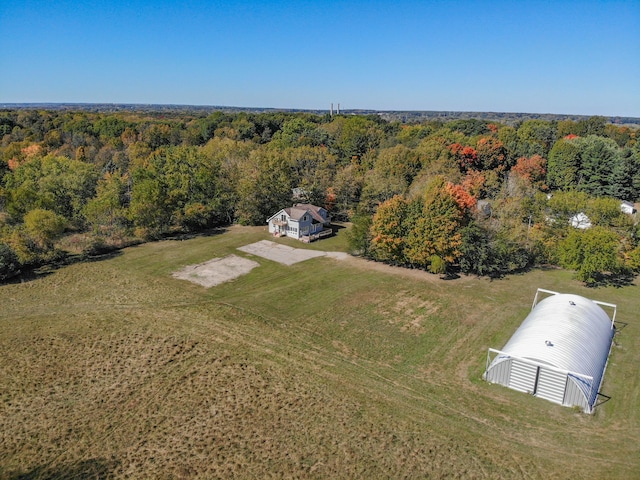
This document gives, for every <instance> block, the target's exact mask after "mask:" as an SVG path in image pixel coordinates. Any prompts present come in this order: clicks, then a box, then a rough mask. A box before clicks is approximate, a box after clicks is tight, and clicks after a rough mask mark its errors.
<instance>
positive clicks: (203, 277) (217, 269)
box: [173, 255, 260, 288]
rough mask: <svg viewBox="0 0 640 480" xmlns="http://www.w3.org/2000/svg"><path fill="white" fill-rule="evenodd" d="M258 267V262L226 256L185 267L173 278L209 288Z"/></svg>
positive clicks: (235, 256)
mask: <svg viewBox="0 0 640 480" xmlns="http://www.w3.org/2000/svg"><path fill="white" fill-rule="evenodd" d="M259 266H260V264H259V263H258V262H254V261H253V260H249V259H248V258H243V257H239V256H237V255H227V256H226V257H223V258H214V259H213V260H209V261H208V262H205V263H200V264H198V265H187V266H186V267H184V268H183V269H182V270H180V271H178V272H175V273H174V274H173V276H174V277H175V278H179V279H181V280H189V281H190V282H194V283H197V284H199V285H202V286H203V287H206V288H209V287H213V286H215V285H219V284H221V283H223V282H228V281H229V280H233V279H235V278H238V277H239V276H241V275H245V274H247V273H249V272H250V271H251V270H253V269H254V268H256V267H259Z"/></svg>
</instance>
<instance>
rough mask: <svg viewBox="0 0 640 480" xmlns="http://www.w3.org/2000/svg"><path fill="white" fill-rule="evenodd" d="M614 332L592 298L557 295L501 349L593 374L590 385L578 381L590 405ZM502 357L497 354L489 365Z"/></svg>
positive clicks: (534, 312)
mask: <svg viewBox="0 0 640 480" xmlns="http://www.w3.org/2000/svg"><path fill="white" fill-rule="evenodd" d="M613 334H614V329H613V324H612V321H611V319H610V318H609V316H608V315H607V314H606V312H605V311H604V310H603V309H602V308H601V307H600V306H599V305H598V304H596V303H595V302H594V301H592V300H589V299H588V298H584V297H581V296H579V295H572V294H556V295H552V296H550V297H547V298H545V299H544V300H542V301H540V302H539V303H538V304H537V305H536V306H535V307H534V308H533V310H532V311H531V313H529V315H528V316H527V318H525V319H524V321H523V322H522V324H521V325H520V327H519V328H518V330H516V331H515V333H514V334H513V336H512V337H511V339H510V340H509V341H508V342H507V344H506V345H505V346H504V348H503V349H502V352H503V353H506V354H507V355H509V356H513V357H518V358H525V359H529V360H532V361H535V362H538V363H540V364H547V365H550V366H552V367H555V368H558V369H561V370H566V371H568V372H573V373H578V374H581V375H586V376H589V377H592V378H593V383H592V384H591V385H586V384H584V383H581V386H580V388H581V389H582V390H583V392H584V394H585V396H586V397H587V399H588V401H589V403H590V404H593V401H594V399H595V398H592V397H595V393H597V389H598V388H599V386H600V381H601V379H602V375H603V370H604V367H605V365H606V363H607V357H608V355H609V349H610V346H611V339H612V337H613ZM504 360H506V358H505V357H503V356H500V357H497V358H496V359H495V360H494V362H492V366H491V367H493V366H494V364H496V363H499V362H500V361H504ZM491 367H490V368H491ZM594 390H595V392H594Z"/></svg>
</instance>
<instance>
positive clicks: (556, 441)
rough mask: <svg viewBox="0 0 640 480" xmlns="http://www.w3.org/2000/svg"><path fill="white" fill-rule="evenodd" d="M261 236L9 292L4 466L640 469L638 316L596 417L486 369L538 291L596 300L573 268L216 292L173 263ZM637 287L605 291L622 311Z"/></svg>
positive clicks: (181, 248)
mask: <svg viewBox="0 0 640 480" xmlns="http://www.w3.org/2000/svg"><path fill="white" fill-rule="evenodd" d="M261 238H267V237H266V236H265V234H264V232H263V231H262V230H258V229H237V228H235V229H232V230H231V231H230V232H228V233H225V234H223V235H219V236H214V237H209V238H206V237H203V238H196V239H193V240H190V241H187V242H179V241H174V242H171V241H170V242H160V243H157V244H149V245H144V246H139V247H135V248H131V249H128V250H126V251H125V252H124V253H123V255H121V256H120V257H116V258H112V259H109V260H105V261H102V262H95V263H90V264H77V265H72V266H70V267H66V268H64V269H61V270H59V271H57V272H54V273H52V274H51V275H48V276H46V277H42V278H40V279H37V280H35V281H32V282H27V283H23V284H12V285H4V286H0V299H1V300H2V308H1V309H0V478H3V479H5V478H6V479H17V478H22V479H27V478H29V479H37V478H176V479H178V478H464V479H466V478H485V479H493V478H509V479H511V478H585V479H586V478H605V477H606V478H634V477H638V472H639V471H640V468H639V467H640V455H639V454H638V453H639V451H640V450H639V447H638V441H639V440H640V438H639V436H640V435H639V432H640V413H638V400H639V392H640V386H639V382H638V379H637V375H635V373H633V372H635V369H636V368H637V367H636V365H637V361H638V358H639V355H640V354H638V353H637V351H638V348H637V347H638V346H639V343H640V342H639V340H638V337H639V335H638V330H637V326H635V325H633V324H632V322H631V321H628V322H627V323H629V325H628V326H627V327H625V328H624V329H623V330H622V331H621V332H620V334H619V335H618V336H617V337H616V338H617V345H618V346H617V347H616V349H615V351H614V353H613V355H612V358H611V361H610V365H609V369H608V371H607V377H606V381H607V385H606V392H607V393H608V394H609V395H611V396H612V397H613V398H612V400H611V401H609V402H607V403H605V404H603V405H602V407H600V408H599V409H598V410H597V412H596V414H595V415H593V416H587V415H583V414H577V413H575V412H573V411H572V410H571V409H566V408H562V407H559V406H556V405H553V404H550V403H548V402H544V401H542V400H539V399H535V398H531V397H528V396H526V395H523V394H519V393H517V392H513V391H510V390H507V389H504V388H500V387H497V386H492V385H488V384H486V383H484V382H482V381H480V380H479V377H480V374H481V373H482V369H483V366H484V357H485V354H486V348H487V347H488V346H494V347H500V346H502V343H501V342H504V341H505V340H506V339H507V338H508V337H509V336H510V334H511V333H512V332H513V329H514V328H515V327H517V325H518V324H519V323H520V321H521V319H522V318H523V317H522V315H523V314H526V312H527V310H528V307H529V305H530V301H531V291H533V290H534V289H535V287H537V286H542V287H545V288H551V289H556V290H560V288H559V287H561V286H563V285H564V286H566V285H567V284H568V285H569V288H571V289H572V291H575V292H576V293H581V294H583V295H587V296H588V295H589V294H593V292H592V291H586V290H584V289H582V288H581V287H580V286H579V285H577V284H576V283H573V282H572V281H571V280H570V277H569V276H568V275H567V274H566V273H565V272H533V273H531V274H528V275H525V276H521V277H513V278H511V279H510V280H508V281H501V282H488V281H485V280H478V279H472V278H462V279H460V280H459V281H453V282H443V281H440V280H438V278H437V277H434V276H430V275H429V274H426V273H424V272H416V271H411V272H406V275H405V274H404V273H403V272H402V271H400V270H397V269H391V270H389V269H385V268H384V267H379V266H377V265H376V266H373V267H371V265H370V264H369V263H368V262H359V261H357V260H355V259H354V260H349V261H348V262H340V261H336V260H333V259H330V258H320V259H314V260H310V261H308V262H303V263H304V264H307V265H304V264H300V265H294V266H291V267H288V266H282V265H277V264H275V263H274V262H268V261H265V262H262V263H261V267H260V268H256V269H254V270H253V271H251V272H250V273H249V274H247V275H244V276H242V277H239V278H238V279H236V280H233V281H231V282H228V283H225V284H222V285H219V286H216V287H214V288H211V289H205V288H203V287H200V286H198V285H194V284H191V283H189V282H182V281H179V280H175V279H173V278H172V277H171V272H173V271H175V270H177V269H179V268H180V267H181V266H184V265H189V264H194V263H199V262H202V261H205V260H207V259H209V258H212V257H224V256H226V255H229V254H232V253H236V254H237V251H236V250H235V248H236V247H237V246H240V245H244V244H246V243H250V242H253V241H256V240H259V239H261ZM315 247H316V248H317V245H316V246H315ZM331 248H332V249H335V245H332V246H331ZM637 294H638V287H637V286H632V287H628V288H627V289H616V290H614V289H612V290H599V291H598V292H597V297H598V299H600V300H605V301H612V302H617V303H618V305H619V319H620V321H625V318H626V319H627V320H629V317H630V315H629V314H628V313H627V312H629V311H630V309H631V311H634V310H633V308H636V310H635V311H637V309H638V308H640V305H639V303H640V300H639V297H640V296H638V295H637ZM505 305H513V307H511V308H505Z"/></svg>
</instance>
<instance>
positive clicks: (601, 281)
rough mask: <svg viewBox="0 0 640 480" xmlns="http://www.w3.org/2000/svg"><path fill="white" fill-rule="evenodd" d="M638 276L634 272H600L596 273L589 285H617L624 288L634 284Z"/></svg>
mask: <svg viewBox="0 0 640 480" xmlns="http://www.w3.org/2000/svg"><path fill="white" fill-rule="evenodd" d="M635 278H636V276H635V275H634V274H633V273H629V272H623V273H600V274H596V275H594V278H593V280H594V281H593V282H589V283H587V284H586V285H587V287H591V288H597V287H615V288H622V287H628V286H629V285H633V282H634V280H635Z"/></svg>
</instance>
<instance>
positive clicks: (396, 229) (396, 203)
mask: <svg viewBox="0 0 640 480" xmlns="http://www.w3.org/2000/svg"><path fill="white" fill-rule="evenodd" d="M408 207H409V204H408V203H407V201H406V200H405V199H404V198H403V197H402V196H400V195H396V196H394V197H393V198H390V199H389V200H387V201H385V202H383V203H381V204H380V206H379V207H378V210H377V211H376V213H375V215H374V216H373V221H372V223H371V228H370V234H371V245H370V249H369V252H370V254H371V256H372V257H373V258H374V259H376V260H380V261H383V262H392V263H401V264H402V263H405V256H404V243H405V236H406V223H405V220H406V217H407V210H408Z"/></svg>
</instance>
